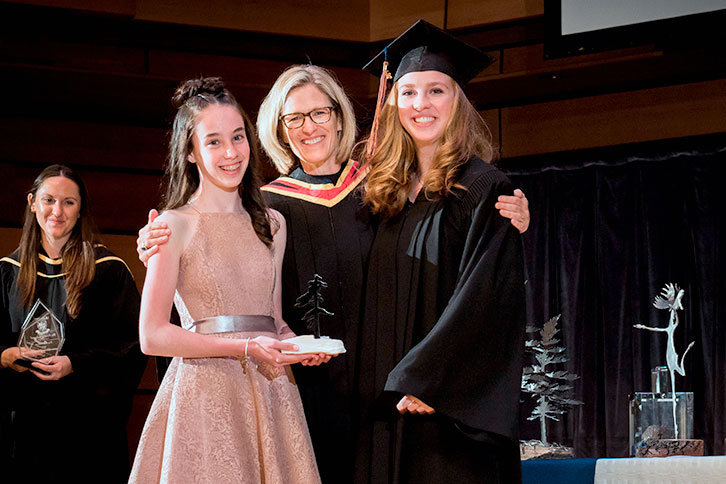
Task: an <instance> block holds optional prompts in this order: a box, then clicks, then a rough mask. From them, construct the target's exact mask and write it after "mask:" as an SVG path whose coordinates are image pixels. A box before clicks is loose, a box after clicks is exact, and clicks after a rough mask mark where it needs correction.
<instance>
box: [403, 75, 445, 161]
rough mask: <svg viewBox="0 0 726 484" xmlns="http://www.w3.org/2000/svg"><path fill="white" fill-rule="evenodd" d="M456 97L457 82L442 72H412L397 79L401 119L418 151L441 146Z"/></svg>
mask: <svg viewBox="0 0 726 484" xmlns="http://www.w3.org/2000/svg"><path fill="white" fill-rule="evenodd" d="M455 96H456V87H455V85H454V81H453V80H452V79H451V77H449V76H448V75H446V74H444V73H442V72H439V71H422V72H409V73H408V74H405V75H403V76H401V78H400V79H399V80H398V97H397V105H398V118H399V120H400V121H401V125H403V128H404V129H405V130H406V131H407V132H408V134H410V135H411V137H412V138H413V141H414V143H415V144H416V148H417V149H418V150H421V149H423V148H426V147H430V146H436V145H438V144H439V143H440V140H441V137H442V135H443V134H444V131H445V130H446V126H447V125H448V124H449V119H450V118H451V113H452V110H453V107H454V100H455Z"/></svg>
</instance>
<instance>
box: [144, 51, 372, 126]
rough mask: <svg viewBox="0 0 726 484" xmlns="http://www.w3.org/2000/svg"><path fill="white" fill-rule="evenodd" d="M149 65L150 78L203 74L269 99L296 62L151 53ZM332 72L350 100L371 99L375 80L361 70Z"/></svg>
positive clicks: (336, 69)
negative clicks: (219, 78)
mask: <svg viewBox="0 0 726 484" xmlns="http://www.w3.org/2000/svg"><path fill="white" fill-rule="evenodd" d="M301 62H302V61H301ZM148 64H149V74H151V75H154V76H160V77H172V78H177V79H188V78H191V77H195V76H198V75H200V74H202V75H205V76H221V77H222V78H223V79H224V80H225V82H227V83H230V85H231V87H232V89H233V91H234V94H235V95H236V96H238V97H239V96H240V95H243V94H244V91H250V90H255V91H256V92H260V93H263V94H264V95H266V94H267V92H268V91H269V89H270V88H271V87H272V84H273V83H274V82H275V80H277V78H278V76H279V75H280V74H282V72H283V71H284V70H285V69H286V68H287V67H289V66H290V65H292V62H288V61H275V60H263V59H245V58H240V57H230V56H222V55H209V54H196V53H189V52H176V51H168V50H157V49H151V50H149V61H148ZM361 67H362V65H361ZM328 68H329V69H330V70H332V71H333V72H334V73H335V75H336V76H337V77H338V79H339V80H340V82H341V83H342V84H343V86H345V89H346V92H347V93H348V94H349V95H350V96H352V97H354V98H361V99H363V98H367V97H369V96H370V82H369V77H371V79H372V76H367V75H365V74H364V73H363V72H362V71H361V69H360V68H349V67H328ZM246 97H249V96H246ZM263 97H264V96H263ZM261 99H262V97H261V98H260V101H261ZM258 106H259V103H258V104H256V105H254V106H252V105H249V106H244V107H245V109H247V110H249V111H250V112H251V113H252V112H256V111H257V108H258Z"/></svg>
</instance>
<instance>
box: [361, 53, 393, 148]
mask: <svg viewBox="0 0 726 484" xmlns="http://www.w3.org/2000/svg"><path fill="white" fill-rule="evenodd" d="M388 79H391V73H390V72H388V61H383V71H382V72H381V80H380V81H379V83H378V99H377V100H376V112H375V114H374V115H373V124H372V125H371V136H370V138H369V139H368V149H367V150H366V159H368V158H370V157H371V155H372V154H373V152H374V151H375V150H376V144H377V142H378V119H379V118H380V116H381V109H383V103H385V102H386V87H387V84H388Z"/></svg>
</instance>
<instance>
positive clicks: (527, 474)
mask: <svg viewBox="0 0 726 484" xmlns="http://www.w3.org/2000/svg"><path fill="white" fill-rule="evenodd" d="M596 460H597V459H543V460H523V461H522V484H593V482H595V461H596Z"/></svg>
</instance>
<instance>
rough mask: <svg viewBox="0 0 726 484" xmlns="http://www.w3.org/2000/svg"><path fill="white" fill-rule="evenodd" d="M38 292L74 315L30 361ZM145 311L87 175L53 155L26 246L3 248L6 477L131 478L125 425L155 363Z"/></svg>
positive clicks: (0, 333)
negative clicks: (97, 222) (52, 349)
mask: <svg viewBox="0 0 726 484" xmlns="http://www.w3.org/2000/svg"><path fill="white" fill-rule="evenodd" d="M36 301H41V302H42V303H43V304H44V305H45V306H47V308H48V309H50V310H51V311H52V312H53V314H55V316H56V317H57V318H58V320H59V321H60V323H61V324H63V325H64V327H65V342H64V343H63V345H62V348H61V350H60V353H59V354H58V355H56V356H50V357H47V358H44V359H42V360H40V361H34V362H28V360H25V359H24V358H23V357H24V356H29V357H33V356H35V355H36V352H37V351H38V350H36V352H34V351H24V350H23V349H21V348H19V347H18V346H17V345H18V338H19V334H20V331H21V327H22V325H23V322H24V321H25V319H26V317H27V316H28V314H29V312H30V311H31V308H32V307H33V306H34V304H35V302H36ZM36 316H37V314H36ZM138 319H139V293H138V291H137V289H136V284H135V283H134V280H133V277H132V276H131V273H130V272H129V270H128V268H127V267H126V264H125V263H124V261H123V260H121V259H120V258H118V257H116V256H115V255H114V254H112V253H111V252H110V251H109V250H108V249H106V248H105V247H104V246H102V245H100V244H99V243H98V236H97V234H96V232H95V229H94V224H93V221H92V220H91V217H90V212H89V208H88V196H87V194H86V190H85V187H84V185H83V182H82V181H81V180H80V178H79V177H78V176H77V175H76V174H75V173H74V172H73V171H72V170H71V169H70V168H68V167H65V166H61V165H52V166H49V167H48V168H46V169H45V170H43V171H42V172H41V173H40V175H38V177H37V178H36V180H35V183H34V184H33V187H32V188H31V190H30V192H29V193H28V206H27V208H26V210H25V223H24V225H23V232H22V236H21V241H20V247H19V248H18V249H17V250H16V251H15V252H13V253H12V254H10V255H9V256H7V257H3V258H2V259H0V353H1V354H2V357H1V359H0V388H2V395H3V396H2V399H1V401H0V439H1V441H2V443H3V448H2V449H1V450H2V457H0V459H2V464H3V465H2V469H3V471H2V473H3V477H4V478H7V479H8V482H11V481H14V482H46V481H53V482H56V481H57V482H80V483H85V482H108V483H121V482H126V480H127V479H128V473H129V449H128V443H127V438H126V424H127V421H128V418H129V414H130V412H131V404H132V398H133V394H134V391H135V389H136V386H137V385H138V382H139V380H140V378H141V374H142V373H143V371H144V368H145V366H146V357H145V356H144V355H142V354H141V352H140V350H139V343H138ZM45 329H46V332H51V331H52V329H53V328H52V326H46V328H45ZM40 336H41V337H42V336H43V335H40ZM36 337H37V335H36ZM21 363H25V364H26V365H29V368H28V366H23V365H22V364H21ZM12 477H14V478H15V479H12Z"/></svg>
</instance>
